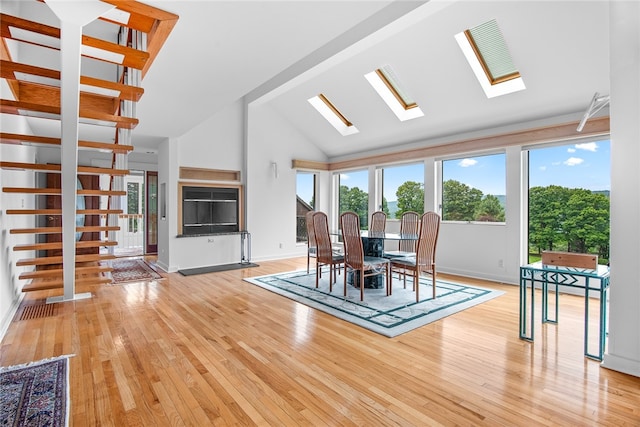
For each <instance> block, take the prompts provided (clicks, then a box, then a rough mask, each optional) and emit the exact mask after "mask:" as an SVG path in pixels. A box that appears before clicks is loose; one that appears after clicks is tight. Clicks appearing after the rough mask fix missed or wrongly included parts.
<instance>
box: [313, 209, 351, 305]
mask: <svg viewBox="0 0 640 427" xmlns="http://www.w3.org/2000/svg"><path fill="white" fill-rule="evenodd" d="M313 228H314V231H315V237H316V251H317V252H316V288H317V287H318V279H319V278H320V277H321V271H322V266H325V265H328V266H329V292H332V291H333V283H334V282H335V281H336V277H337V273H336V270H339V269H340V265H341V264H344V256H342V255H337V254H336V253H335V252H334V250H333V247H332V243H331V235H330V234H329V221H328V220H327V214H325V213H324V212H316V213H315V214H314V215H313Z"/></svg>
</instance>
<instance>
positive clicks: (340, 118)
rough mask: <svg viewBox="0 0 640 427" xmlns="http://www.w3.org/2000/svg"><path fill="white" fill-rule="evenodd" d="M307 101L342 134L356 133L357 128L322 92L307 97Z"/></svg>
mask: <svg viewBox="0 0 640 427" xmlns="http://www.w3.org/2000/svg"><path fill="white" fill-rule="evenodd" d="M308 101H309V103H310V104H311V105H313V107H314V108H315V109H316V110H318V112H319V113H320V114H322V117H324V118H325V119H326V120H327V121H328V122H329V123H331V125H332V126H333V127H334V128H336V130H337V131H338V132H340V134H341V135H342V136H347V135H353V134H354V133H358V132H359V131H358V129H357V128H356V127H355V126H354V125H353V123H351V122H350V121H349V120H347V118H346V117H345V116H344V115H342V113H341V112H340V111H338V109H337V108H336V107H335V106H334V105H333V104H332V103H331V101H329V100H328V99H327V97H326V96H324V95H323V94H319V95H318V96H314V97H313V98H309V99H308Z"/></svg>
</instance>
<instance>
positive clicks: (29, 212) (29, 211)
mask: <svg viewBox="0 0 640 427" xmlns="http://www.w3.org/2000/svg"><path fill="white" fill-rule="evenodd" d="M5 213H6V214H7V215H62V209H7V210H6V211H5ZM121 213H122V209H78V210H76V214H77V215H108V214H121Z"/></svg>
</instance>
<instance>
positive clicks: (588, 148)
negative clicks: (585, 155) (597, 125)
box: [576, 142, 598, 153]
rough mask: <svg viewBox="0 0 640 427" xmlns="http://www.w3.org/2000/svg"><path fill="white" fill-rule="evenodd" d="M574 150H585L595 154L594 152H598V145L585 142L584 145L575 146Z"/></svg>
mask: <svg viewBox="0 0 640 427" xmlns="http://www.w3.org/2000/svg"><path fill="white" fill-rule="evenodd" d="M576 148H577V149H578V150H586V151H591V152H594V153H595V152H596V151H598V144H596V143H595V142H585V143H584V144H576Z"/></svg>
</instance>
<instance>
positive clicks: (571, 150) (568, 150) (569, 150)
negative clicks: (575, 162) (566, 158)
mask: <svg viewBox="0 0 640 427" xmlns="http://www.w3.org/2000/svg"><path fill="white" fill-rule="evenodd" d="M575 152H576V149H575V148H567V153H575Z"/></svg>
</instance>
